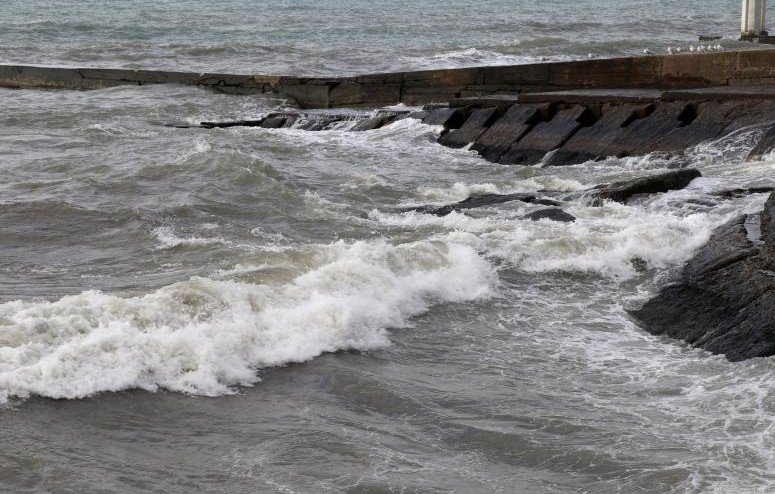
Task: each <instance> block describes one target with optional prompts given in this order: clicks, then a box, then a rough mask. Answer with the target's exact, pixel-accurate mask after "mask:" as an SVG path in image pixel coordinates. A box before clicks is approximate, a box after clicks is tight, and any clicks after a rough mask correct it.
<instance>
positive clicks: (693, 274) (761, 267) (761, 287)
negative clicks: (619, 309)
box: [631, 194, 775, 361]
mask: <svg viewBox="0 0 775 494" xmlns="http://www.w3.org/2000/svg"><path fill="white" fill-rule="evenodd" d="M631 314H632V315H633V316H634V317H635V319H637V320H638V321H639V322H640V323H641V325H642V326H643V327H644V328H645V329H646V330H647V331H649V332H651V333H653V334H656V335H666V336H670V337H672V338H677V339H681V340H684V341H686V342H688V343H690V344H691V345H694V346H696V347H699V348H703V349H705V350H708V351H711V352H713V353H717V354H724V355H725V356H726V357H727V358H728V359H729V360H732V361H739V360H745V359H749V358H754V357H766V356H770V355H775V194H772V195H771V196H770V198H769V200H768V201H767V204H766V205H765V208H764V212H763V213H762V214H761V215H747V216H741V217H738V218H736V219H734V220H732V221H730V222H728V223H726V224H725V225H723V226H721V227H719V228H718V229H717V230H716V231H715V232H714V233H713V235H712V236H711V238H710V240H709V241H708V243H707V244H706V245H705V246H704V247H703V248H702V249H700V251H699V252H698V253H697V254H696V255H695V256H694V257H693V258H692V259H691V260H690V261H689V262H688V263H687V265H686V267H685V268H684V270H683V272H682V274H681V276H680V279H679V281H678V282H677V283H676V284H674V285H671V286H668V287H666V288H664V289H662V291H661V292H660V293H659V294H658V295H657V296H656V297H654V298H653V299H651V300H649V301H648V302H646V304H644V305H643V307H642V308H640V309H638V310H635V311H631Z"/></svg>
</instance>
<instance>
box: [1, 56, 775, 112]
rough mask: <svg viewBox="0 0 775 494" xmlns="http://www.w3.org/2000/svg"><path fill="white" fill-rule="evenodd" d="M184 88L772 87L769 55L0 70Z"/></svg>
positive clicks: (379, 100)
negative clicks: (353, 70)
mask: <svg viewBox="0 0 775 494" xmlns="http://www.w3.org/2000/svg"><path fill="white" fill-rule="evenodd" d="M164 83H171V84H185V85H198V86H205V87H211V88H214V89H217V90H220V91H224V92H229V93H235V94H262V93H265V94H276V95H280V96H282V97H286V98H290V99H292V100H294V101H295V102H296V103H297V104H298V106H299V107H301V108H337V107H377V106H381V105H390V104H396V103H405V104H408V105H418V104H426V103H430V102H440V101H449V100H450V99H453V98H459V97H471V96H482V95H493V94H517V93H529V92H543V91H558V90H566V89H600V88H604V89H612V88H620V89H624V88H658V89H686V88H698V87H712V86H720V85H721V86H725V85H740V84H761V83H775V51H771V50H754V51H735V52H722V53H698V54H688V53H687V54H681V55H671V56H645V57H629V58H615V59H600V60H583V61H573V62H550V63H539V64H526V65H512V66H494V67H472V68H462V69H448V70H425V71H413V72H398V73H388V74H366V75H357V76H351V77H334V78H314V77H312V78H310V77H292V76H274V75H244V74H243V75H241V74H217V73H195V72H173V71H154V70H122V69H91V68H54V67H35V66H22V65H2V66H0V86H2V87H15V88H51V89H100V88H106V87H113V86H119V85H144V84H164Z"/></svg>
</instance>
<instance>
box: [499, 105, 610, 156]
mask: <svg viewBox="0 0 775 494" xmlns="http://www.w3.org/2000/svg"><path fill="white" fill-rule="evenodd" d="M595 118H596V115H595V112H594V111H592V110H590V109H588V108H585V107H583V106H572V107H570V108H565V109H561V110H559V111H558V112H557V113H556V114H555V115H554V117H553V118H552V119H551V120H549V121H547V122H540V123H538V124H536V125H535V126H534V127H533V128H532V129H531V130H530V131H529V132H528V133H527V134H525V136H524V137H522V139H519V140H518V141H517V142H515V143H514V144H512V145H511V147H510V148H509V150H508V151H507V152H506V153H504V155H503V156H502V157H501V158H500V160H499V163H502V164H504V165H535V164H537V163H540V162H541V160H542V159H543V158H544V156H546V154H547V153H549V152H550V151H553V150H555V149H557V148H559V147H560V146H562V145H563V144H565V142H566V141H567V140H568V139H570V137H571V136H573V134H575V133H576V131H577V130H578V129H579V128H581V127H582V126H583V125H588V124H591V123H592V122H594V120H595Z"/></svg>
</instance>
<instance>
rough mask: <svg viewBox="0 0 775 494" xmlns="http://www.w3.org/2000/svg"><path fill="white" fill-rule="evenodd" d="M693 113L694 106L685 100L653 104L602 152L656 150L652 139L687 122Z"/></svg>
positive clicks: (628, 153) (619, 154)
mask: <svg viewBox="0 0 775 494" xmlns="http://www.w3.org/2000/svg"><path fill="white" fill-rule="evenodd" d="M694 114H695V112H694V107H693V106H692V105H691V104H689V103H687V102H682V101H674V102H668V103H660V104H658V105H655V110H654V111H653V113H651V114H650V115H648V116H647V117H645V118H641V119H638V120H635V121H633V122H632V123H631V124H630V125H629V126H627V127H626V128H625V129H624V130H623V131H622V132H621V133H620V134H619V135H618V136H617V137H616V138H614V139H613V140H612V141H610V142H609V143H608V144H607V146H606V147H605V149H604V150H603V154H604V155H605V156H617V157H622V156H637V155H645V154H648V153H651V152H654V151H657V150H658V149H655V147H654V142H655V141H656V140H657V139H659V138H660V137H661V136H663V135H665V134H668V133H670V132H672V131H674V130H676V129H678V128H680V127H683V126H685V125H688V124H689V123H691V120H692V119H693V118H694Z"/></svg>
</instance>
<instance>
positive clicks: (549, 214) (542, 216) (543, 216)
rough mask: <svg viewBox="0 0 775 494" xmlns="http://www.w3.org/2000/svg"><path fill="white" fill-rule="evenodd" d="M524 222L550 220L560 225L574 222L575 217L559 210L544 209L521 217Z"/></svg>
mask: <svg viewBox="0 0 775 494" xmlns="http://www.w3.org/2000/svg"><path fill="white" fill-rule="evenodd" d="M522 219H525V220H531V221H538V220H552V221H559V222H561V223H571V222H573V221H576V217H575V216H573V215H572V214H570V213H566V212H565V211H563V210H562V209H560V208H546V209H539V210H538V211H533V212H532V213H529V214H526V215H525V216H523V217H522Z"/></svg>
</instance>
